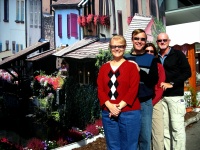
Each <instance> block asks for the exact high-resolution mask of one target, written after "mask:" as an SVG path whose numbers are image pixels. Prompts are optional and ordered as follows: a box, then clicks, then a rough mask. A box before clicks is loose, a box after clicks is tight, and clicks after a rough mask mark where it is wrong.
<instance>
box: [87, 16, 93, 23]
mask: <svg viewBox="0 0 200 150" xmlns="http://www.w3.org/2000/svg"><path fill="white" fill-rule="evenodd" d="M93 18H94V15H93V14H89V15H88V16H87V23H88V24H90V23H91V22H92V20H93Z"/></svg>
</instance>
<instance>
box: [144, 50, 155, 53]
mask: <svg viewBox="0 0 200 150" xmlns="http://www.w3.org/2000/svg"><path fill="white" fill-rule="evenodd" d="M145 52H147V53H154V50H145Z"/></svg>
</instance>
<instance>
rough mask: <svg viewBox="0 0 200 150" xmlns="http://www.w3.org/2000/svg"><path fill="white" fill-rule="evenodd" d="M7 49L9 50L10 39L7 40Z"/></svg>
mask: <svg viewBox="0 0 200 150" xmlns="http://www.w3.org/2000/svg"><path fill="white" fill-rule="evenodd" d="M6 50H9V41H8V40H6Z"/></svg>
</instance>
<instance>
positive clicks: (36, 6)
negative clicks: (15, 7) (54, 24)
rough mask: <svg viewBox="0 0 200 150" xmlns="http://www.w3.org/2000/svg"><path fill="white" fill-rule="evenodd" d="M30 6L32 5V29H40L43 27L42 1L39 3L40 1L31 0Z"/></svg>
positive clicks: (30, 7) (30, 8)
mask: <svg viewBox="0 0 200 150" xmlns="http://www.w3.org/2000/svg"><path fill="white" fill-rule="evenodd" d="M23 1H24V0H23ZM29 4H30V5H29V10H30V11H29V12H30V28H33V27H35V28H38V27H40V26H41V13H40V11H41V9H40V8H41V1H39V0H30V3H29ZM21 11H22V10H21ZM23 12H24V11H23ZM23 16H24V15H23Z"/></svg>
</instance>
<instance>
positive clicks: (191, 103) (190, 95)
mask: <svg viewBox="0 0 200 150" xmlns="http://www.w3.org/2000/svg"><path fill="white" fill-rule="evenodd" d="M185 93H186V94H185V95H184V98H185V100H186V102H187V106H186V112H191V111H194V110H196V111H197V108H198V107H199V104H200V102H199V101H198V100H197V91H196V90H195V89H194V88H193V87H191V86H190V87H188V91H187V92H185ZM199 109H200V108H199Z"/></svg>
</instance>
